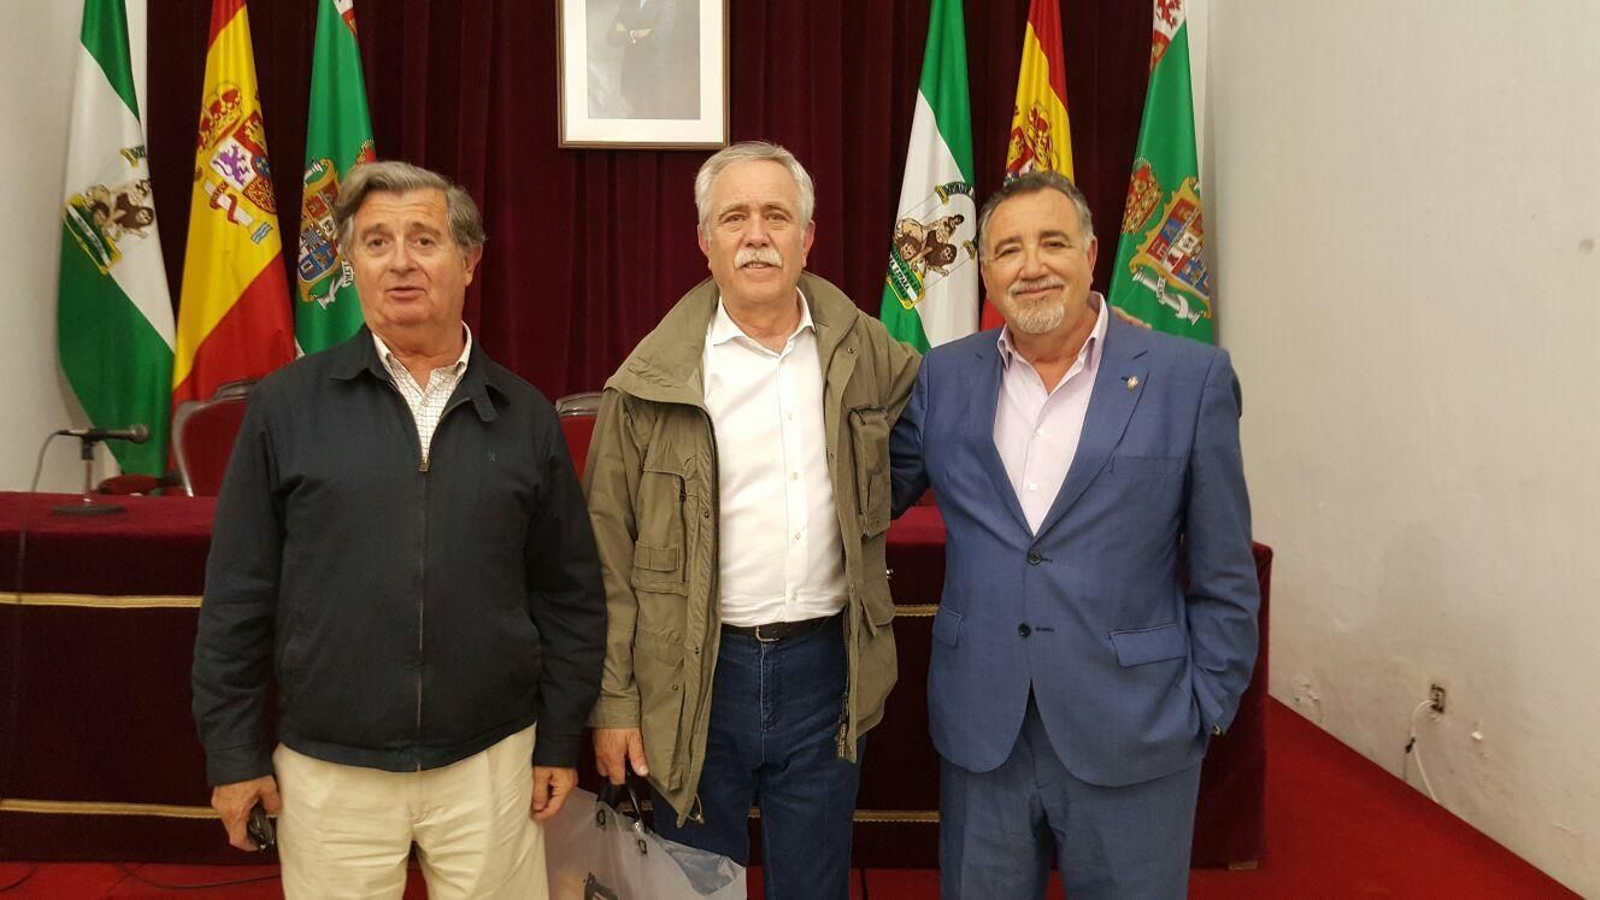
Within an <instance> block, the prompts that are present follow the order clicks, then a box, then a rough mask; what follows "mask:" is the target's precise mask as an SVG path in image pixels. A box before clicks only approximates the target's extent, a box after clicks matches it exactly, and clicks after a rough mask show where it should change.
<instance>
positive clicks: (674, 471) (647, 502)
mask: <svg viewBox="0 0 1600 900" xmlns="http://www.w3.org/2000/svg"><path fill="white" fill-rule="evenodd" d="M688 469H689V465H688V462H687V461H683V462H679V461H676V460H670V459H650V458H647V459H646V460H645V463H644V466H643V468H642V470H641V472H640V476H639V496H638V502H637V503H636V504H635V509H634V518H635V521H636V523H637V526H638V537H637V538H636V539H635V542H634V547H633V574H632V577H631V581H632V583H633V586H634V588H635V589H637V590H641V591H650V592H654V593H665V594H685V595H686V594H688V593H689V586H688V577H687V576H688V569H689V565H688V562H689V553H688V548H689V539H690V534H689V528H690V524H691V523H690V520H689V515H688V507H689V491H688V477H687V476H688Z"/></svg>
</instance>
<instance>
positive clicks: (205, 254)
mask: <svg viewBox="0 0 1600 900" xmlns="http://www.w3.org/2000/svg"><path fill="white" fill-rule="evenodd" d="M202 90H203V91H204V99H203V100H202V101H201V103H200V133H199V140H198V141H197V147H198V148H199V149H198V151H197V152H196V154H195V164H194V196H193V198H192V199H191V201H190V211H189V241H188V244H187V250H186V251H185V253H184V258H183V296H182V298H181V300H180V303H179V307H178V353H177V359H176V361H175V363H174V365H173V371H172V383H173V385H174V387H173V391H172V400H173V403H180V402H182V401H184V400H204V399H207V398H209V397H210V396H211V395H212V394H213V393H215V392H216V389H217V387H218V386H219V385H223V384H226V383H227V382H230V381H237V380H239V379H243V378H259V377H261V376H262V375H265V374H267V373H268V372H270V371H272V370H273V369H276V368H277V367H279V366H281V365H283V364H284V363H286V362H288V361H289V360H291V359H293V358H294V326H293V324H292V323H291V321H290V315H289V302H290V301H289V279H288V276H287V275H286V274H285V273H284V269H283V244H282V236H281V235H280V234H279V233H278V207H277V204H276V203H275V202H274V201H273V199H272V178H271V174H272V170H271V168H270V167H269V166H268V165H267V136H266V132H265V131H264V130H263V128H262V124H261V99H260V96H259V95H258V93H257V91H256V66H255V59H254V57H253V55H252V53H251V50H250V20H249V18H248V17H247V15H246V13H245V0H213V2H212V4H211V41H210V48H209V49H208V50H207V51H206V75H205V82H204V87H203V88H202Z"/></svg>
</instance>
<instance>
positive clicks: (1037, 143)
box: [983, 0, 1072, 329]
mask: <svg viewBox="0 0 1600 900" xmlns="http://www.w3.org/2000/svg"><path fill="white" fill-rule="evenodd" d="M1035 169H1043V170H1046V171H1053V172H1060V173H1061V174H1063V175H1065V176H1067V177H1068V178H1071V177H1072V128H1071V126H1070V124H1069V123H1068V121H1067V66H1066V61H1065V57H1064V56H1063V54H1062V52H1061V7H1060V4H1059V2H1058V0H1033V2H1032V3H1031V4H1029V5H1028V29H1027V31H1025V32H1024V33H1023V36H1022V70H1021V72H1019V73H1018V75H1017V103H1016V106H1014V107H1012V110H1011V147H1010V149H1009V150H1007V151H1006V180H1007V181H1010V180H1011V179H1013V178H1016V177H1017V176H1018V175H1024V174H1027V173H1028V172H1032V171H1034V170H1035ZM1000 323H1001V318H1000V313H999V312H998V311H996V310H995V308H994V306H993V305H992V304H989V303H984V305H983V327H984V328H986V329H987V328H995V327H998V326H999V325H1000Z"/></svg>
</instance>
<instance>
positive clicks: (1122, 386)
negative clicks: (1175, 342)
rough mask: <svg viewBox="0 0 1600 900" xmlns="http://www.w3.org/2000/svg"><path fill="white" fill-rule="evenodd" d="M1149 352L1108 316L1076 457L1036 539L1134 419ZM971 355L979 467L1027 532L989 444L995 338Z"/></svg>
mask: <svg viewBox="0 0 1600 900" xmlns="http://www.w3.org/2000/svg"><path fill="white" fill-rule="evenodd" d="M993 334H996V332H995V331H989V332H985V335H993ZM1148 349H1149V336H1148V333H1147V332H1145V331H1144V329H1142V328H1139V327H1137V326H1134V325H1129V324H1128V323H1126V322H1124V321H1122V320H1121V319H1120V318H1118V317H1117V316H1115V315H1108V317H1107V321H1106V331H1105V342H1104V344H1103V345H1102V346H1101V347H1099V348H1097V352H1099V353H1101V354H1102V355H1101V358H1100V370H1099V372H1098V373H1097V374H1096V375H1095V380H1094V389H1093V390H1092V391H1091V393H1090V395H1089V408H1088V410H1087V411H1086V412H1085V414H1084V419H1083V432H1082V435H1081V436H1080V438H1079V440H1078V452H1077V453H1076V454H1075V455H1074V456H1073V458H1072V465H1071V466H1069V467H1068V469H1067V477H1066V479H1065V480H1064V481H1063V482H1062V485H1061V490H1060V492H1059V493H1057V494H1056V498H1055V501H1054V502H1053V503H1052V504H1051V506H1050V510H1049V511H1048V512H1047V513H1046V514H1045V517H1044V520H1043V521H1042V522H1040V523H1039V531H1038V532H1037V535H1043V534H1044V533H1045V532H1047V531H1049V530H1050V528H1051V527H1053V526H1054V525H1055V524H1056V523H1057V522H1059V521H1061V519H1062V517H1063V516H1065V515H1066V512H1067V510H1068V509H1069V508H1070V507H1071V506H1072V504H1073V503H1075V502H1077V500H1078V498H1079V497H1081V496H1083V492H1084V491H1085V490H1086V489H1087V488H1088V487H1089V483H1090V482H1092V481H1094V479H1095V478H1096V476H1098V475H1099V474H1100V470H1101V469H1103V468H1105V464H1106V461H1107V460H1109V459H1110V458H1111V453H1112V451H1113V450H1115V449H1116V446H1117V444H1118V443H1119V442H1120V441H1121V440H1122V433H1123V431H1124V430H1125V429H1126V428H1127V427H1128V420H1129V419H1130V418H1131V417H1132V416H1133V409H1134V407H1135V406H1136V405H1137V404H1138V402H1139V398H1140V397H1141V396H1142V395H1143V394H1144V385H1145V383H1146V382H1147V381H1148V380H1149V378H1148V374H1149V369H1150V367H1149V365H1148V363H1147V362H1146V361H1145V360H1143V359H1142V358H1141V357H1143V356H1144V355H1145V353H1146V352H1147V351H1148ZM973 353H974V355H975V356H976V357H977V360H978V374H977V378H976V384H975V388H974V389H975V390H976V391H978V393H977V394H976V396H977V397H978V398H979V402H980V403H981V404H982V405H981V406H980V407H979V415H978V416H976V417H975V421H974V422H973V423H972V427H974V428H981V429H983V430H984V437H985V439H984V440H983V441H982V442H981V443H980V445H981V446H982V447H983V448H984V450H983V452H982V453H981V454H980V457H979V463H980V464H981V465H982V467H983V469H984V471H986V472H987V473H988V475H989V478H990V480H991V481H992V482H993V483H994V487H995V495H996V496H998V497H1000V498H1003V499H1002V502H1003V503H1004V504H1005V506H1006V508H1007V510H1009V511H1010V513H1011V516H1012V517H1013V518H1014V519H1015V520H1016V521H1017V523H1018V524H1019V525H1021V526H1022V527H1023V528H1027V527H1028V524H1027V523H1028V520H1027V517H1026V516H1025V515H1024V514H1023V512H1022V504H1021V503H1020V502H1019V501H1018V500H1017V496H1016V493H1015V492H1014V491H1013V490H1012V487H1011V478H1010V476H1009V475H1008V474H1007V473H1006V468H1005V463H1004V462H1003V461H1002V460H1001V459H1000V450H999V448H997V447H996V446H995V444H994V439H993V435H994V419H995V413H996V411H997V407H998V405H999V402H1000V380H1001V377H1002V373H1001V359H1000V347H999V343H998V341H997V340H996V339H995V338H994V337H984V338H981V339H979V340H977V341H976V347H974V348H973ZM1037 535H1036V536H1037Z"/></svg>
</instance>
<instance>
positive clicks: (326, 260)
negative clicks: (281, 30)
mask: <svg viewBox="0 0 1600 900" xmlns="http://www.w3.org/2000/svg"><path fill="white" fill-rule="evenodd" d="M353 2H354V0H318V2H317V44H316V52H315V53H314V54H313V55H312V58H311V116H310V120H309V121H308V122H307V124H306V168H305V192H304V193H303V194H302V195H301V196H302V199H301V201H300V265H299V270H298V278H297V281H298V284H297V287H298V288H299V302H298V303H296V304H295V305H294V333H295V338H296V339H297V340H298V341H299V344H300V350H301V351H302V352H305V353H315V352H317V351H318V350H322V349H324V348H326V347H331V346H333V345H334V344H337V343H339V342H341V341H343V340H345V339H347V338H349V337H350V336H351V335H353V334H355V333H356V331H357V330H359V329H360V328H361V304H360V301H359V300H357V299H356V286H355V275H354V273H352V272H351V271H350V264H349V263H348V262H346V261H345V259H344V257H343V255H342V254H340V252H339V237H338V235H337V234H336V233H335V231H334V227H333V201H334V200H335V199H336V198H337V197H338V196H339V182H340V181H341V180H342V179H343V177H344V176H345V174H346V173H348V172H349V171H350V169H351V167H353V166H356V165H359V164H361V163H364V162H371V161H372V160H373V158H374V156H373V151H372V120H371V119H369V118H368V117H367V88H366V83H365V82H364V81H363V79H362V77H361V50H360V48H358V47H357V46H356V13H355V10H354V9H353V8H352V7H351V4H352V3H353Z"/></svg>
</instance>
